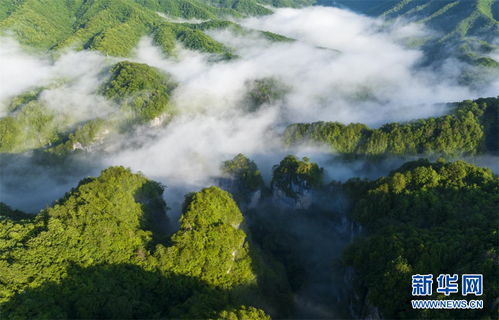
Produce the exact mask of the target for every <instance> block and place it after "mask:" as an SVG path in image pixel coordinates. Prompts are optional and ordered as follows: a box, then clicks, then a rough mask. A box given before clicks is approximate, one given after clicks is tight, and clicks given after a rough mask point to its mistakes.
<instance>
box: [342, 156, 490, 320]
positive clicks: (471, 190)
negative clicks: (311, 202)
mask: <svg viewBox="0 0 499 320" xmlns="http://www.w3.org/2000/svg"><path fill="white" fill-rule="evenodd" d="M347 184H348V183H347ZM364 184H365V185H366V186H367V189H366V188H365V187H363V188H351V190H353V192H354V193H356V194H355V196H354V198H355V199H357V200H356V202H355V205H354V210H353V213H352V218H353V219H354V221H356V222H357V223H360V224H361V225H363V226H364V227H365V228H367V231H366V237H364V238H360V239H358V240H357V241H355V242H354V243H353V245H352V246H351V247H350V248H349V250H347V252H346V254H345V261H346V262H347V264H349V265H351V266H353V267H354V268H355V269H356V271H357V272H356V274H357V278H356V285H357V293H360V295H361V296H363V297H365V298H366V299H367V301H368V302H369V303H370V304H373V305H376V306H379V307H380V309H381V312H382V315H383V316H384V317H386V318H411V319H413V318H421V317H425V318H426V317H428V318H433V317H439V318H440V317H441V318H455V317H456V318H468V319H469V318H474V319H477V318H481V317H487V316H489V317H491V318H494V317H495V315H497V314H496V311H497V310H495V307H494V300H495V299H496V297H497V296H498V294H499V287H498V283H497V281H494V280H493V279H497V278H498V277H499V274H498V269H497V265H496V261H497V256H498V253H497V230H498V228H499V220H498V218H499V217H498V211H497V208H498V205H499V180H498V178H497V177H496V176H494V175H493V174H492V172H491V171H490V170H489V169H482V168H478V167H475V166H473V165H470V164H467V163H465V162H462V161H457V162H454V163H445V162H437V163H430V162H428V161H425V160H420V161H416V162H409V163H407V164H405V165H404V166H402V167H401V168H400V169H398V170H397V171H395V172H393V173H391V174H390V176H388V177H383V178H380V179H378V180H376V181H374V182H365V183H364ZM442 273H448V274H454V273H456V274H463V273H479V274H483V275H484V278H485V279H489V280H488V281H486V285H485V286H486V287H485V291H484V295H483V296H482V297H481V298H483V299H484V306H485V308H484V310H470V311H463V310H459V311H448V310H447V311H444V310H438V311H433V312H428V311H426V312H425V311H415V310H412V308H411V305H410V300H411V299H412V298H413V297H412V296H411V275H413V274H434V275H438V274H442ZM436 296H437V298H443V296H440V295H438V294H437V295H436ZM450 298H451V299H452V298H453V299H463V298H464V297H463V296H461V295H460V294H456V295H455V296H452V295H451V297H450ZM468 298H469V297H468ZM357 303H359V301H357ZM360 304H362V302H361V301H360ZM358 311H360V312H361V313H362V310H358Z"/></svg>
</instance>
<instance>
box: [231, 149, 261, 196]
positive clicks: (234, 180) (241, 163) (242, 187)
mask: <svg viewBox="0 0 499 320" xmlns="http://www.w3.org/2000/svg"><path fill="white" fill-rule="evenodd" d="M222 174H223V175H224V176H226V178H225V179H224V181H223V182H222V184H223V185H224V187H226V188H227V189H228V190H229V191H230V192H231V193H232V194H233V195H234V197H235V198H236V200H239V201H244V202H246V203H248V202H249V201H250V200H251V199H250V198H251V195H252V194H253V193H255V192H257V191H262V190H263V189H264V188H265V185H264V182H263V178H262V175H261V173H260V170H258V167H257V165H256V163H255V162H253V161H251V160H250V159H248V158H246V157H245V156H244V155H243V154H242V153H240V154H238V155H237V156H235V157H234V158H233V159H232V160H228V161H224V163H223V165H222Z"/></svg>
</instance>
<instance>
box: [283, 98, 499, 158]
mask: <svg viewBox="0 0 499 320" xmlns="http://www.w3.org/2000/svg"><path fill="white" fill-rule="evenodd" d="M451 110H452V112H451V114H450V115H446V116H442V117H439V118H430V119H420V120H416V121H412V122H409V123H402V124H401V123H389V124H385V125H383V126H381V127H380V128H379V129H371V128H369V127H367V126H365V125H363V124H360V123H352V124H349V125H344V124H341V123H334V122H316V123H310V124H307V123H304V124H292V125H290V126H289V127H288V128H287V129H286V131H285V132H284V140H285V143H287V144H290V145H292V144H300V143H304V142H312V143H316V144H325V145H328V146H329V147H330V148H331V151H332V152H338V153H341V154H346V155H368V156H379V155H387V154H392V155H407V154H412V155H417V154H436V155H447V156H448V155H451V156H452V155H463V154H468V155H469V154H478V153H492V154H496V153H497V152H498V151H499V149H498V141H499V123H498V114H499V98H486V99H478V100H475V101H463V102H461V103H457V104H455V105H454V106H453V108H452V109H451Z"/></svg>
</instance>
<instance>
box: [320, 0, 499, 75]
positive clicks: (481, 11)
mask: <svg viewBox="0 0 499 320" xmlns="http://www.w3.org/2000/svg"><path fill="white" fill-rule="evenodd" d="M317 4H320V5H326V6H339V7H346V8H349V9H351V10H354V11H357V12H361V13H364V14H367V15H370V16H381V17H384V18H387V19H389V20H393V19H398V18H402V19H406V20H408V21H411V22H416V23H419V24H423V25H425V26H427V27H429V28H431V29H432V30H435V31H436V32H437V33H438V34H437V35H436V36H435V39H434V41H430V42H429V43H426V49H427V50H428V51H429V52H430V53H431V54H432V58H433V59H438V58H443V57H446V56H447V55H448V54H449V53H450V52H453V51H454V53H455V49H456V47H457V48H458V50H459V52H460V56H461V58H463V59H465V60H467V61H469V62H473V63H477V64H481V65H485V66H494V67H498V66H499V64H498V62H497V61H495V60H493V59H492V58H491V57H489V56H488V54H489V53H490V52H491V51H492V50H494V49H495V50H497V43H494V41H495V39H497V37H498V36H499V21H498V19H499V1H497V0H455V1H452V0H444V1H441V0H402V1H394V0H380V1H349V0H319V1H318V2H317Z"/></svg>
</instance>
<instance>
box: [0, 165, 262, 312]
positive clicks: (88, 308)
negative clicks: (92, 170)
mask: <svg viewBox="0 0 499 320" xmlns="http://www.w3.org/2000/svg"><path fill="white" fill-rule="evenodd" d="M162 193H163V187H162V186H161V185H160V184H158V183H156V182H153V181H149V180H147V179H146V178H145V177H143V176H142V175H140V174H132V173H131V172H130V171H129V170H127V169H125V168H123V167H112V168H109V169H106V170H104V171H103V172H102V173H101V175H100V176H99V177H98V178H87V179H84V180H82V181H81V182H80V184H79V185H78V187H77V188H75V189H73V190H72V191H71V192H69V193H67V194H66V195H65V196H64V198H63V199H61V200H60V201H58V202H57V203H56V204H55V205H54V206H53V207H51V208H48V209H46V210H43V211H42V212H41V213H39V214H38V215H36V216H32V217H28V216H26V215H25V214H22V213H19V212H16V211H14V210H11V209H10V208H8V207H7V206H5V205H3V204H2V205H0V210H1V217H0V293H1V294H0V312H1V313H2V318H6V319H10V318H50V319H53V318H85V319H88V318H92V319H96V318H212V317H217V314H219V313H220V314H219V315H218V316H220V317H225V318H228V319H232V318H233V317H234V316H236V317H244V316H245V315H257V316H258V317H260V318H262V319H267V317H266V316H265V314H264V313H263V312H262V311H261V310H257V309H255V308H252V307H250V308H247V307H245V306H244V305H241V302H242V301H243V300H244V301H249V300H250V298H251V294H256V293H257V291H255V290H256V289H255V288H256V276H255V274H254V273H253V271H252V261H251V258H250V256H249V251H248V243H247V242H246V241H245V238H246V237H245V233H244V231H242V230H241V229H240V228H239V225H240V224H241V223H242V220H243V218H242V215H241V213H240V211H239V209H238V208H237V206H236V205H235V203H234V201H233V200H232V199H231V197H230V195H229V194H228V193H226V192H224V191H222V190H220V189H218V188H214V187H213V188H209V189H205V190H203V191H201V192H199V193H196V194H193V195H191V196H190V198H189V200H188V202H187V203H186V211H185V212H184V214H183V216H182V219H181V229H180V231H178V232H177V233H176V234H174V235H173V236H172V239H171V243H172V244H171V245H170V246H168V247H167V246H165V244H166V243H165V242H164V240H161V237H157V238H156V240H155V234H156V233H158V232H160V230H159V229H158V225H160V224H158V223H159V221H160V220H161V219H166V216H165V207H166V206H165V203H164V201H163V200H162V197H161V194H162ZM165 231H166V230H161V232H162V233H165ZM151 244H155V246H151ZM236 286H237V287H236ZM238 306H239V307H238ZM222 310H226V311H222Z"/></svg>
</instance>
